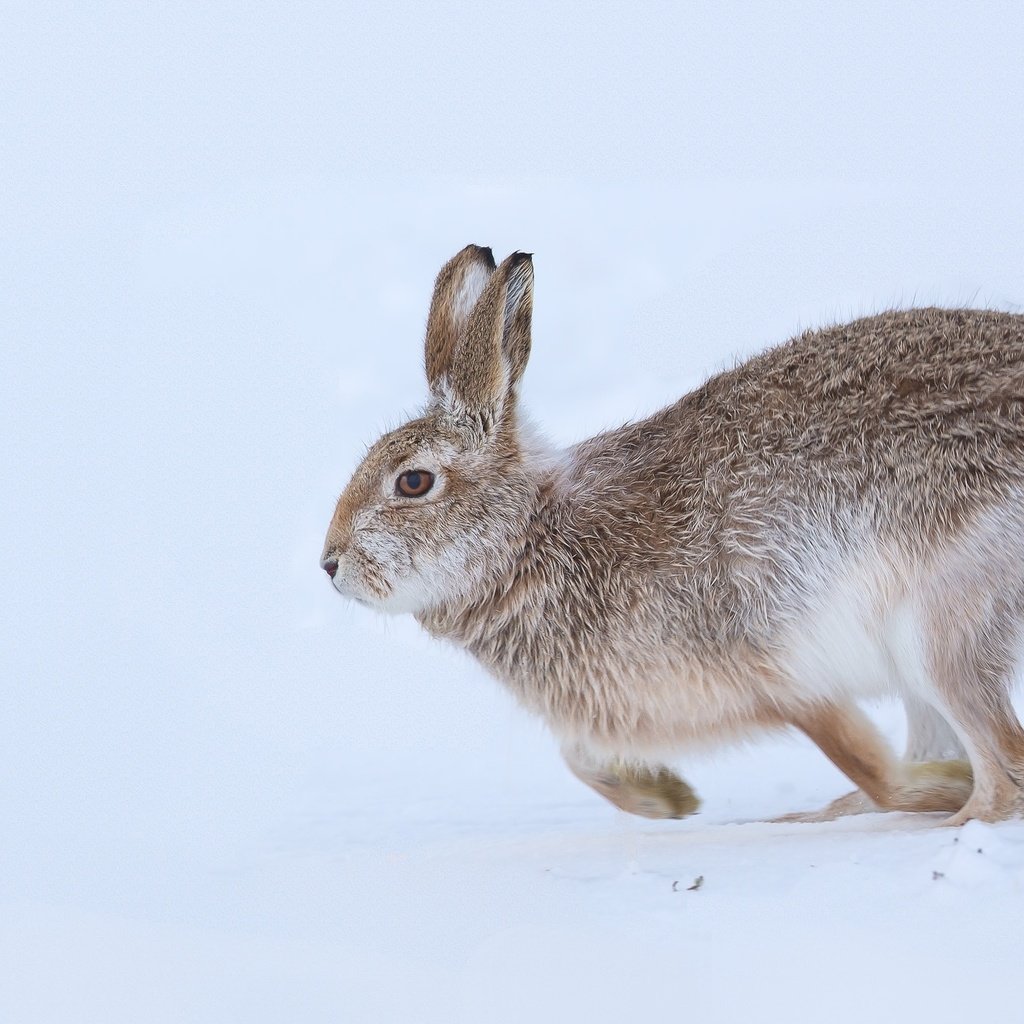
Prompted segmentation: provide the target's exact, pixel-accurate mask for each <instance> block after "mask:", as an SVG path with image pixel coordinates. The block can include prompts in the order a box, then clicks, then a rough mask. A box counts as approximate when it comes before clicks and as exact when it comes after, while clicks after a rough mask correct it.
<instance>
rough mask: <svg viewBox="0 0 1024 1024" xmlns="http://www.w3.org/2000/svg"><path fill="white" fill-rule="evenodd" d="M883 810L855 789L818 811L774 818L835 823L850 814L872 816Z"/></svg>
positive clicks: (863, 793) (862, 792) (860, 790)
mask: <svg viewBox="0 0 1024 1024" xmlns="http://www.w3.org/2000/svg"><path fill="white" fill-rule="evenodd" d="M879 810H881V808H880V807H879V806H878V805H877V804H876V803H875V802H874V801H873V800H872V799H871V797H869V796H868V795H867V793H865V792H864V791H863V790H862V789H855V790H854V791H853V792H852V793H845V794H843V796H841V797H838V798H837V799H835V800H833V801H831V802H830V803H827V804H825V806H824V807H819V808H818V810H816V811H795V812H794V813H792V814H783V815H780V816H779V817H778V818H772V819H771V820H772V821H774V822H791V821H805V822H815V821H835V820H836V818H845V817H846V816H847V815H849V814H870V813H871V812H872V811H879Z"/></svg>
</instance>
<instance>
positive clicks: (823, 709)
mask: <svg viewBox="0 0 1024 1024" xmlns="http://www.w3.org/2000/svg"><path fill="white" fill-rule="evenodd" d="M790 721H791V723H792V724H793V725H795V726H796V727H797V728H798V729H800V730H801V731H802V732H804V733H806V734H807V736H808V737H810V739H812V740H813V741H814V742H815V743H816V744H817V745H818V746H819V747H820V748H821V750H822V752H823V753H824V754H825V756H826V757H828V759H829V760H830V761H831V762H832V763H833V764H834V765H835V766H836V767H837V768H838V769H839V770H840V771H842V772H843V773H844V774H846V775H847V776H848V777H849V778H850V780H851V781H853V782H855V783H856V784H857V786H859V787H860V790H861V791H862V792H863V793H864V794H865V796H866V797H867V800H868V802H869V806H867V807H865V806H864V803H863V802H861V801H858V800H856V799H855V797H856V794H849V795H848V796H846V797H840V799H839V800H836V801H833V803H832V804H830V805H829V806H828V807H827V808H825V811H824V812H822V813H820V814H819V815H816V816H814V817H811V818H809V817H807V816H796V815H794V816H790V817H789V818H788V819H784V820H804V821H806V820H818V821H825V820H829V819H830V818H834V817H839V816H841V815H842V814H855V813H859V812H861V811H862V810H883V811H956V810H959V809H960V808H961V807H962V806H963V805H964V803H965V801H966V800H967V799H968V797H969V796H970V794H971V785H972V782H971V769H970V765H969V764H968V763H967V762H966V761H960V760H955V761H901V760H899V759H898V758H897V757H896V756H895V754H894V753H893V752H892V749H891V748H890V747H889V744H888V743H886V741H885V738H884V737H883V736H882V735H881V733H879V731H878V729H876V728H875V726H874V724H873V723H872V722H871V720H870V719H869V718H868V717H867V716H866V715H865V714H864V712H862V711H861V710H860V708H858V707H857V706H856V705H855V704H853V703H843V704H837V703H820V704H815V705H813V706H810V707H807V708H804V709H802V710H800V711H799V712H797V713H795V714H792V715H790ZM830 811H831V812H832V813H829V812H830Z"/></svg>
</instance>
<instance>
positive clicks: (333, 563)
mask: <svg viewBox="0 0 1024 1024" xmlns="http://www.w3.org/2000/svg"><path fill="white" fill-rule="evenodd" d="M320 564H321V565H322V566H323V567H324V572H325V573H327V575H328V576H330V577H331V579H332V580H333V579H334V574H335V573H336V572H337V571H338V561H337V559H335V558H328V559H326V560H325V561H323V562H321V563H320Z"/></svg>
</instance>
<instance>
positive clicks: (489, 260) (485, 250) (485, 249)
mask: <svg viewBox="0 0 1024 1024" xmlns="http://www.w3.org/2000/svg"><path fill="white" fill-rule="evenodd" d="M465 251H466V252H471V253H473V254H474V255H475V256H476V257H477V258H478V259H482V260H483V261H484V263H486V264H487V265H488V266H489V267H490V268H491V270H493V269H494V266H495V264H494V253H493V252H491V247H490V246H489V245H475V244H470V245H467V246H466V249H465Z"/></svg>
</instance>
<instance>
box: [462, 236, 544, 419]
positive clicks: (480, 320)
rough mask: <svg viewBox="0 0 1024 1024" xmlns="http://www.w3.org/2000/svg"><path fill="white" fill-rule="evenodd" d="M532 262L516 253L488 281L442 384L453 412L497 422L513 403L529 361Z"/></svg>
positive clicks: (530, 258) (524, 254) (527, 257)
mask: <svg viewBox="0 0 1024 1024" xmlns="http://www.w3.org/2000/svg"><path fill="white" fill-rule="evenodd" d="M532 312H533V259H532V256H531V255H530V254H529V253H525V252H515V253H513V254H512V255H511V256H509V257H508V259H506V260H505V261H504V262H503V263H502V264H501V266H500V267H498V269H497V270H496V271H495V272H494V273H493V274H492V275H491V278H490V280H489V281H488V282H487V285H486V287H485V288H484V290H483V294H482V295H481V296H480V298H479V300H478V301H477V304H476V308H475V309H474V310H473V313H472V315H471V316H470V318H469V321H468V322H467V324H466V329H465V332H464V333H463V334H462V335H461V337H460V338H459V341H458V344H457V345H456V348H455V354H454V357H453V359H452V364H451V368H450V370H449V371H448V374H447V376H446V379H445V384H446V385H447V390H448V399H449V401H450V402H451V403H453V404H454V406H455V407H454V409H453V411H455V412H457V413H463V414H467V415H470V416H472V417H473V418H475V419H478V420H479V421H480V422H481V423H482V424H483V425H484V427H485V428H486V427H488V426H489V425H491V424H494V423H496V422H498V421H499V420H500V419H501V417H502V414H503V413H504V412H505V411H506V410H507V409H508V408H509V407H510V405H512V404H514V402H515V390H516V386H517V385H518V383H519V380H520V378H521V377H522V375H523V371H524V370H525V369H526V361H527V359H528V358H529V356H530V320H531V316H532Z"/></svg>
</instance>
